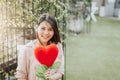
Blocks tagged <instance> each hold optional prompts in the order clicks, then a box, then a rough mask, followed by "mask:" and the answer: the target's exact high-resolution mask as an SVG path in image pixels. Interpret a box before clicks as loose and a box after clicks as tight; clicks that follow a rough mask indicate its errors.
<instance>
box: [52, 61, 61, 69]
mask: <svg viewBox="0 0 120 80" xmlns="http://www.w3.org/2000/svg"><path fill="white" fill-rule="evenodd" d="M59 66H60V62H55V63H54V64H53V65H52V66H51V69H57V68H59Z"/></svg>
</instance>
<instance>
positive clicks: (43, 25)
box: [38, 21, 52, 28]
mask: <svg viewBox="0 0 120 80" xmlns="http://www.w3.org/2000/svg"><path fill="white" fill-rule="evenodd" d="M39 27H47V28H52V26H51V25H50V23H49V22H47V21H43V22H41V23H40V25H39ZM39 27H38V28H39Z"/></svg>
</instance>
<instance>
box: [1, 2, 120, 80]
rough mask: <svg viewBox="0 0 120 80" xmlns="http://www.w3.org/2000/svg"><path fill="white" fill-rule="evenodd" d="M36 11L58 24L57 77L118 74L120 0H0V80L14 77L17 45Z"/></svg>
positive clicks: (71, 79)
mask: <svg viewBox="0 0 120 80" xmlns="http://www.w3.org/2000/svg"><path fill="white" fill-rule="evenodd" d="M42 13H50V14H52V15H53V16H55V18H56V20H57V22H58V25H59V31H60V34H61V39H62V44H63V50H64V55H65V75H63V80H119V79H120V70H119V67H120V54H119V53H120V49H119V47H120V35H119V34H120V0H0V30H1V31H0V80H16V79H15V77H14V73H15V69H16V67H17V55H18V52H19V49H20V48H21V47H22V46H24V45H25V44H26V43H28V42H29V41H31V40H34V39H35V31H34V29H35V27H36V24H37V20H38V17H39V15H40V14H42Z"/></svg>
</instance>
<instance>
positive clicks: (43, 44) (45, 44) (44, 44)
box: [37, 39, 48, 46]
mask: <svg viewBox="0 0 120 80" xmlns="http://www.w3.org/2000/svg"><path fill="white" fill-rule="evenodd" d="M37 41H38V43H39V44H40V45H42V46H47V45H48V43H42V42H41V41H40V40H39V39H37Z"/></svg>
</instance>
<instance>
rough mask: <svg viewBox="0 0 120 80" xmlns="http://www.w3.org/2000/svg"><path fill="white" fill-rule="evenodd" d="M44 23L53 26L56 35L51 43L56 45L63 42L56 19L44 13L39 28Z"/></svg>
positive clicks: (39, 21)
mask: <svg viewBox="0 0 120 80" xmlns="http://www.w3.org/2000/svg"><path fill="white" fill-rule="evenodd" d="M43 21H47V22H48V23H49V24H50V25H51V26H52V29H53V31H54V35H53V37H52V38H51V40H50V41H51V42H52V43H55V44H57V43H58V42H61V40H60V34H59V30H58V25H57V21H56V19H55V18H54V17H53V16H52V15H50V14H48V13H44V14H42V15H41V16H40V18H39V20H38V25H37V26H39V25H40V24H41V23H42V22H43Z"/></svg>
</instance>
